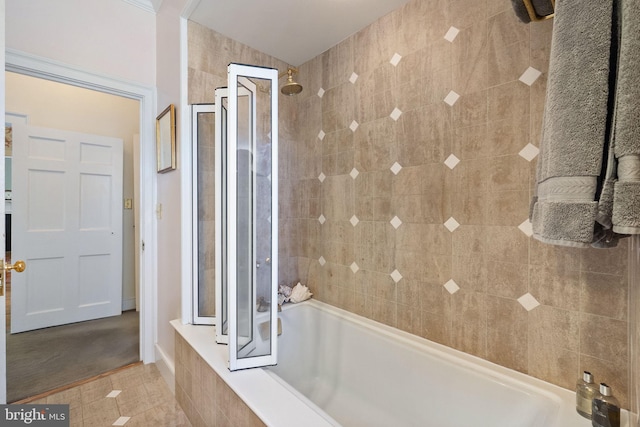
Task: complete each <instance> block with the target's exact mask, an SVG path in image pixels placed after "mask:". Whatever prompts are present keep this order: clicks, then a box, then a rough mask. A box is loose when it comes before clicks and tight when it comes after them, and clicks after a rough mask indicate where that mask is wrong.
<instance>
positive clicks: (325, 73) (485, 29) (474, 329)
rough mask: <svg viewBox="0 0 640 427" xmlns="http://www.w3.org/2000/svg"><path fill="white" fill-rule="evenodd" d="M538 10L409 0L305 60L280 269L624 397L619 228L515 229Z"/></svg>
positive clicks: (464, 342) (409, 326)
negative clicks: (585, 239)
mask: <svg viewBox="0 0 640 427" xmlns="http://www.w3.org/2000/svg"><path fill="white" fill-rule="evenodd" d="M552 24H553V23H552V21H546V22H542V23H532V24H523V23H521V22H520V21H518V20H517V18H516V17H515V15H514V13H513V10H512V9H511V4H510V1H509V0H486V1H477V0H413V1H411V2H409V3H408V4H407V5H406V6H405V7H403V8H401V9H400V10H397V11H395V12H393V13H391V14H389V15H387V16H385V17H383V18H381V19H380V20H378V21H377V22H375V23H374V24H372V25H371V26H369V27H367V28H365V29H363V30H362V31H360V32H358V33H357V34H355V35H353V36H351V37H349V38H348V39H346V40H344V41H343V42H341V43H340V44H339V45H337V46H335V47H333V48H332V49H330V50H328V51H327V52H325V53H324V54H322V55H320V56H318V57H316V58H314V59H313V60H311V61H309V62H308V63H306V64H303V65H302V66H301V67H300V74H299V80H300V82H301V83H302V84H303V86H304V87H305V90H304V91H303V93H302V94H301V95H300V96H299V101H300V103H299V112H298V114H299V117H298V123H297V124H298V126H299V140H298V141H297V142H296V146H295V147H294V148H292V149H294V150H295V157H293V158H291V159H289V160H290V161H291V162H292V163H291V172H292V174H291V176H290V179H291V181H290V182H289V186H288V187H287V188H286V189H285V191H283V192H281V197H282V198H283V199H284V200H283V201H281V205H283V208H284V209H283V211H282V212H283V213H282V215H285V216H286V220H285V224H286V235H287V236H288V237H291V239H292V241H291V247H290V249H291V251H290V252H289V254H290V255H291V256H293V257H296V258H297V268H298V271H297V274H295V277H292V278H293V279H298V278H299V279H300V280H301V281H302V282H303V283H306V284H307V285H308V286H310V288H311V289H312V291H313V292H314V293H315V297H316V298H318V299H320V300H323V301H326V302H328V303H330V304H333V305H336V306H338V307H341V308H344V309H347V310H349V311H352V312H355V313H358V314H361V315H364V316H366V317H369V318H372V319H374V320H378V321H380V322H383V323H386V324H388V325H391V326H395V327H398V328H400V329H403V330H406V331H409V332H411V333H414V334H416V335H420V336H423V337H426V338H428V339H431V340H434V341H437V342H440V343H442V344H445V345H448V346H451V347H454V348H457V349H460V350H462V351H465V352H468V353H471V354H474V355H477V356H480V357H482V358H485V359H488V360H490V361H492V362H495V363H498V364H500V365H503V366H506V367H509V368H513V369H516V370H518V371H521V372H525V373H528V374H530V375H533V376H535V377H538V378H541V379H543V380H547V381H549V382H552V383H555V384H558V385H560V386H563V387H566V388H569V389H573V388H574V387H575V381H576V379H577V378H578V376H579V374H580V372H581V371H582V370H584V369H588V370H591V372H592V373H594V375H595V378H596V380H597V381H598V382H600V381H606V382H607V383H609V384H610V385H611V386H612V387H613V389H614V393H615V394H616V395H618V397H620V398H621V400H622V401H623V402H624V404H625V406H626V405H627V394H628V349H627V347H628V346H627V315H628V314H627V295H628V283H627V244H628V242H626V241H624V242H622V244H621V245H620V246H619V248H616V249H613V250H597V249H585V250H580V249H573V248H561V247H553V246H549V245H544V244H541V243H539V242H537V241H536V240H534V239H533V238H531V237H529V235H530V224H529V223H528V222H527V217H528V209H529V200H530V196H531V192H532V187H533V184H534V182H535V165H536V154H537V149H536V148H535V146H537V145H538V141H539V139H540V123H541V118H542V113H543V109H544V98H545V84H546V73H547V69H548V63H549V52H550V46H551V33H552ZM530 67H531V68H530ZM540 73H542V74H541V75H539V74H540ZM529 144H531V145H529Z"/></svg>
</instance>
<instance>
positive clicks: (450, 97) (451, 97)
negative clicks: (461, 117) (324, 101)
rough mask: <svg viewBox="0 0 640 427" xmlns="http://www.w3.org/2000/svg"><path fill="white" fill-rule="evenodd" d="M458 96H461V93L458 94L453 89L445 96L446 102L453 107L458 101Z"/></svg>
mask: <svg viewBox="0 0 640 427" xmlns="http://www.w3.org/2000/svg"><path fill="white" fill-rule="evenodd" d="M458 98H460V95H458V94H457V93H455V92H454V91H451V92H449V93H448V94H447V96H445V97H444V102H446V103H447V104H449V105H450V106H452V107H453V104H455V103H456V102H457V101H458Z"/></svg>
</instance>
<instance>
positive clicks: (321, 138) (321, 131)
mask: <svg viewBox="0 0 640 427" xmlns="http://www.w3.org/2000/svg"><path fill="white" fill-rule="evenodd" d="M325 135H326V133H324V131H323V130H320V132H318V139H319V140H320V141H322V140H323V139H324V137H325Z"/></svg>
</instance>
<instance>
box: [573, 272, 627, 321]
mask: <svg viewBox="0 0 640 427" xmlns="http://www.w3.org/2000/svg"><path fill="white" fill-rule="evenodd" d="M580 282H581V285H582V293H581V295H580V310H581V311H582V312H584V313H590V314H597V315H600V316H606V317H611V318H613V319H617V320H627V312H628V309H627V301H628V300H629V294H628V288H629V286H628V281H627V276H614V275H610V274H599V273H590V272H585V271H583V272H582V273H581V274H580Z"/></svg>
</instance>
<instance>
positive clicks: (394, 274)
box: [390, 270, 402, 283]
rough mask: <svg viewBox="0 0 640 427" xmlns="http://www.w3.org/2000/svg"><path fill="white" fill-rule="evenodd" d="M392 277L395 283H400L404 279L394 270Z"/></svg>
mask: <svg viewBox="0 0 640 427" xmlns="http://www.w3.org/2000/svg"><path fill="white" fill-rule="evenodd" d="M390 276H391V278H392V279H393V281H394V282H396V283H398V282H399V281H400V280H401V279H402V274H400V272H399V271H398V270H393V272H392V273H391V274H390Z"/></svg>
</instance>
